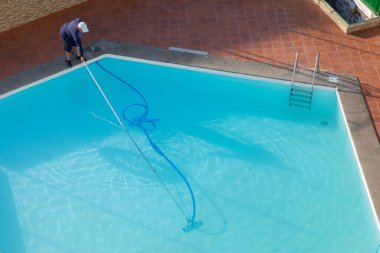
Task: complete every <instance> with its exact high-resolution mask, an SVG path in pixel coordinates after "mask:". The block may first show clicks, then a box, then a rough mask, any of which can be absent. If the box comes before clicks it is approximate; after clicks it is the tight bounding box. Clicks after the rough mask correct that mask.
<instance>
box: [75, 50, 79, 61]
mask: <svg viewBox="0 0 380 253" xmlns="http://www.w3.org/2000/svg"><path fill="white" fill-rule="evenodd" d="M75 55H76V57H77V59H79V58H80V53H79V47H75Z"/></svg>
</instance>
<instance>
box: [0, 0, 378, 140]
mask: <svg viewBox="0 0 380 253" xmlns="http://www.w3.org/2000/svg"><path fill="white" fill-rule="evenodd" d="M75 17H81V18H82V19H84V20H85V21H86V22H87V24H88V25H89V28H90V29H91V32H90V33H88V34H86V36H85V38H84V45H86V44H88V43H94V42H96V41H99V40H101V39H106V40H113V41H123V42H130V43H135V44H142V45H149V46H153V47H163V48H167V47H169V46H175V47H184V48H190V49H196V50H205V51H209V52H210V53H211V54H212V55H219V56H227V57H235V58H240V59H249V60H256V61H262V62H267V63H271V64H278V65H292V64H293V61H294V56H295V51H296V49H298V50H299V51H300V62H299V63H300V66H301V67H304V68H310V69H311V68H313V65H314V59H315V54H316V52H319V53H320V68H321V70H322V71H328V72H333V73H337V74H350V75H356V76H358V77H359V79H360V81H361V83H362V87H363V90H364V94H365V98H366V101H367V104H368V106H369V109H370V112H371V117H372V120H373V122H374V125H375V127H376V130H377V133H378V135H379V134H380V28H375V29H371V30H367V31H365V32H359V33H356V34H354V35H346V34H344V33H343V32H342V31H341V30H340V29H339V28H338V27H337V26H336V25H335V24H334V23H333V21H332V20H331V19H330V18H329V17H328V16H327V15H326V14H325V13H323V12H322V10H320V9H319V8H318V7H317V6H316V5H315V4H314V3H313V2H312V0H281V1H274V0H266V1H262V0H201V1H200V0H198V1H197V0H176V1H169V0H161V1H159V0H149V1H148V0H114V1H112V4H110V2H109V1H105V0H89V1H87V2H85V3H83V4H80V5H78V6H75V7H72V8H68V9H66V10H63V11H60V12H58V13H55V14H52V15H49V16H47V17H44V18H41V19H38V20H36V21H33V22H31V23H28V24H25V25H22V26H19V27H17V28H14V29H12V30H9V31H6V32H3V33H0V79H2V78H4V77H6V76H10V75H12V74H15V73H17V72H19V71H22V70H25V69H27V68H29V67H31V66H34V65H36V64H40V63H43V62H46V61H49V60H51V59H54V58H56V57H59V56H62V61H63V59H64V58H63V49H62V42H61V39H60V37H59V29H60V27H61V25H62V24H63V23H65V22H68V21H70V20H72V19H73V18H75Z"/></svg>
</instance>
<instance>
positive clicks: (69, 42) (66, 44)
mask: <svg viewBox="0 0 380 253" xmlns="http://www.w3.org/2000/svg"><path fill="white" fill-rule="evenodd" d="M62 39H63V48H64V49H65V51H66V52H69V53H71V50H72V49H73V47H77V45H76V44H75V41H74V40H73V39H70V38H69V37H62Z"/></svg>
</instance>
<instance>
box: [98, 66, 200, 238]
mask: <svg viewBox="0 0 380 253" xmlns="http://www.w3.org/2000/svg"><path fill="white" fill-rule="evenodd" d="M96 65H98V66H99V67H100V68H101V69H102V70H104V71H105V72H107V73H108V74H109V75H111V76H112V77H114V78H116V79H117V80H119V81H120V82H122V83H123V84H125V85H127V86H128V87H129V88H130V89H132V90H133V91H134V92H135V93H136V94H137V95H139V97H140V98H141V99H142V101H143V103H135V104H131V105H128V106H127V107H126V108H125V109H124V110H123V113H122V115H123V119H124V120H125V121H126V122H127V123H128V124H129V125H131V126H136V127H137V128H139V129H140V130H141V131H143V132H144V134H145V136H146V138H147V139H148V141H149V144H150V145H151V147H152V148H153V149H154V151H155V152H156V153H157V154H158V155H160V156H161V157H162V158H164V160H165V161H166V162H167V163H168V164H169V165H170V166H171V167H172V168H173V169H174V170H175V171H176V172H177V173H178V175H180V177H181V178H182V179H183V181H184V182H185V184H186V187H187V189H188V190H189V194H190V197H191V202H192V209H193V211H192V215H191V217H187V222H188V223H187V225H186V226H185V227H184V228H183V231H184V232H186V233H187V232H190V231H191V230H193V229H196V228H198V227H200V226H202V225H203V223H202V222H201V221H195V216H196V205H195V197H194V193H193V190H192V189H191V186H190V183H189V181H188V180H187V178H186V177H185V175H184V174H183V173H182V172H181V170H180V169H178V167H177V166H176V165H175V164H174V163H173V162H172V161H171V160H170V159H169V158H168V157H167V156H166V155H165V153H164V152H163V151H162V150H161V149H160V147H159V146H157V145H156V144H155V143H154V142H153V140H152V138H151V137H150V135H149V133H148V132H149V131H153V130H154V129H156V124H155V122H156V121H157V120H158V119H149V118H148V114H149V106H148V102H147V100H146V99H145V97H144V96H143V95H142V94H141V92H139V91H138V90H137V89H136V88H135V87H133V86H132V85H131V84H129V83H127V82H126V81H125V80H123V79H122V78H120V77H118V76H116V75H115V74H113V73H112V72H111V71H109V70H108V69H106V68H105V67H103V66H102V65H101V64H100V63H99V62H96ZM137 107H140V108H142V109H143V113H142V115H141V116H139V117H134V118H128V115H127V112H128V111H129V110H130V109H132V108H137Z"/></svg>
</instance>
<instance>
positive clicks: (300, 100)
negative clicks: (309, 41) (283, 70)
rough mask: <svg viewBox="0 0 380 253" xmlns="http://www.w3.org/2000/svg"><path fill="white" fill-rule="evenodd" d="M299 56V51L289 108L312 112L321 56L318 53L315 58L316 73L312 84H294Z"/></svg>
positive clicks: (295, 63) (294, 69)
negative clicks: (300, 108)
mask: <svg viewBox="0 0 380 253" xmlns="http://www.w3.org/2000/svg"><path fill="white" fill-rule="evenodd" d="M298 55H299V54H298V50H297V53H296V60H295V62H294V68H293V76H292V83H291V88H290V96H289V106H297V107H303V108H307V109H309V110H310V109H311V102H312V99H313V91H314V79H315V74H316V72H317V70H318V66H319V54H318V53H317V55H316V57H315V63H314V73H313V79H312V81H311V84H307V83H295V82H294V77H295V75H296V70H297V66H298Z"/></svg>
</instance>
